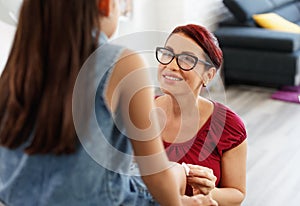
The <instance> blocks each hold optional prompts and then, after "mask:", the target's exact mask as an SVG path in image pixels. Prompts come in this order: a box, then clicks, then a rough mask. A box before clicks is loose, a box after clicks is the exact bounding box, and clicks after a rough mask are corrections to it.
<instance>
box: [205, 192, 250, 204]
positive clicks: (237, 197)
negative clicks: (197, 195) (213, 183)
mask: <svg viewBox="0 0 300 206" xmlns="http://www.w3.org/2000/svg"><path fill="white" fill-rule="evenodd" d="M210 195H211V197H212V198H213V199H214V200H216V201H217V202H218V204H219V206H240V205H241V204H242V202H243V200H244V198H245V193H244V192H242V191H240V190H238V189H235V188H215V189H213V190H212V191H211V192H210Z"/></svg>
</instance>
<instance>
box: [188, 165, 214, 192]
mask: <svg viewBox="0 0 300 206" xmlns="http://www.w3.org/2000/svg"><path fill="white" fill-rule="evenodd" d="M188 166H189V168H190V172H189V175H188V177H187V183H188V184H189V185H190V186H191V187H192V188H193V194H194V195H197V194H203V195H208V194H209V193H210V191H212V190H213V189H214V188H215V183H216V180H217V177H216V176H215V175H214V173H213V170H212V169H210V168H207V167H203V166H199V165H192V164H188Z"/></svg>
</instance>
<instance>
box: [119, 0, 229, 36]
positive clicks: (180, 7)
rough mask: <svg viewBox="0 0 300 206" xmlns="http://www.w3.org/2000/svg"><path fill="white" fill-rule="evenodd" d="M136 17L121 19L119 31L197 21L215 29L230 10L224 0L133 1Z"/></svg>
mask: <svg viewBox="0 0 300 206" xmlns="http://www.w3.org/2000/svg"><path fill="white" fill-rule="evenodd" d="M133 4H134V6H133V10H134V11H133V18H132V19H131V20H129V21H125V22H121V23H120V27H119V31H118V33H119V34H128V33H132V32H137V31H145V30H159V31H166V32H169V31H171V30H172V29H173V28H175V27H176V26H177V25H182V24H186V23H197V24H201V25H204V26H206V27H208V28H209V29H210V30H212V31H213V30H215V29H216V26H217V23H218V22H219V20H220V19H222V17H223V15H224V13H226V12H227V10H226V9H225V8H224V6H223V3H222V0H133Z"/></svg>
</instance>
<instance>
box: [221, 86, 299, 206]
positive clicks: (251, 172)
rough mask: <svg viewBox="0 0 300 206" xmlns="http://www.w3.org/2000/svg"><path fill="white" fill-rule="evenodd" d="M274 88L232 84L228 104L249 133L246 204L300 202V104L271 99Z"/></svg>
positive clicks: (292, 204)
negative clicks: (239, 117)
mask: <svg viewBox="0 0 300 206" xmlns="http://www.w3.org/2000/svg"><path fill="white" fill-rule="evenodd" d="M274 91H275V90H274V89H269V88H258V87H248V86H231V87H228V88H227V89H226V99H227V101H226V105H228V106H229V107H230V108H232V109H233V110H234V111H235V112H236V113H238V114H239V115H240V116H241V118H242V119H243V121H244V122H245V125H246V128H247V132H248V143H249V149H248V164H247V196H246V199H245V201H244V202H243V206H262V205H263V206H282V205H289V206H299V205H300V104H295V103H287V102H282V101H278V100H272V99H271V98H270V96H271V94H272V93H273V92H274Z"/></svg>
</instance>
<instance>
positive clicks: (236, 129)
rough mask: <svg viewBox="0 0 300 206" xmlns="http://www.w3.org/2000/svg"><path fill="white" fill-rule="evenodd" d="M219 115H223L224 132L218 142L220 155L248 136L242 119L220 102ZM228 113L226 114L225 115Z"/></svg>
mask: <svg viewBox="0 0 300 206" xmlns="http://www.w3.org/2000/svg"><path fill="white" fill-rule="evenodd" d="M219 107H220V108H219V115H223V117H224V118H223V119H224V120H225V121H223V122H224V123H223V127H224V128H223V132H222V135H221V137H220V139H219V142H218V144H217V148H218V151H219V153H220V155H222V154H223V153H224V152H226V151H228V150H230V149H232V148H234V147H236V146H238V145H239V144H241V143H242V142H243V141H244V140H245V139H246V138H247V132H246V128H245V125H244V123H243V121H242V119H241V118H240V117H239V116H238V115H237V114H236V113H235V112H233V111H232V110H231V109H229V108H228V107H226V106H224V105H222V104H219ZM224 114H226V115H224Z"/></svg>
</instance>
